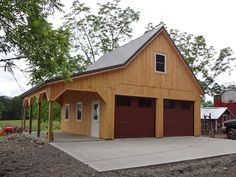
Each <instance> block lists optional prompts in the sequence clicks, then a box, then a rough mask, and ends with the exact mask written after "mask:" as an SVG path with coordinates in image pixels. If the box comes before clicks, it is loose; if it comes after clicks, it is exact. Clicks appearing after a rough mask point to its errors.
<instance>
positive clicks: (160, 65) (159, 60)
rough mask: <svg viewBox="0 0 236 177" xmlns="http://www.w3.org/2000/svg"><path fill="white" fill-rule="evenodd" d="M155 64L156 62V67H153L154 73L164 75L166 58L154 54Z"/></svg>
mask: <svg viewBox="0 0 236 177" xmlns="http://www.w3.org/2000/svg"><path fill="white" fill-rule="evenodd" d="M155 62H156V66H155V67H156V68H155V69H156V71H157V72H161V73H165V72H166V56H165V55H162V54H159V53H158V54H156V58H155Z"/></svg>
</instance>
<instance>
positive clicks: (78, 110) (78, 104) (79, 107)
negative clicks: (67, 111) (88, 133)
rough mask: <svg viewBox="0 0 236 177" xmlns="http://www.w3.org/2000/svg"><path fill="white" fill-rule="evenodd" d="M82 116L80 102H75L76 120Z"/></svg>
mask: <svg viewBox="0 0 236 177" xmlns="http://www.w3.org/2000/svg"><path fill="white" fill-rule="evenodd" d="M81 116H82V104H81V103H77V120H81Z"/></svg>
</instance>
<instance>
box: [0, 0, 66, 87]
mask: <svg viewBox="0 0 236 177" xmlns="http://www.w3.org/2000/svg"><path fill="white" fill-rule="evenodd" d="M61 7H62V4H61V3H60V2H59V0H39V1H35V0H27V1H25V0H18V1H16V0H1V1H0V54H1V56H3V57H1V58H0V67H4V70H5V71H9V72H11V73H13V68H14V67H18V68H19V66H16V64H15V61H16V60H25V61H26V62H27V63H28V67H27V69H26V71H27V72H29V73H30V76H31V83H32V84H36V83H39V82H42V81H43V80H45V79H48V78H51V77H54V76H55V75H60V76H62V77H63V78H65V79H66V78H69V75H70V70H69V69H68V68H70V63H69V62H68V60H69V58H68V56H69V32H68V30H66V29H64V28H59V29H54V28H53V27H52V25H51V24H50V23H49V22H48V21H47V17H48V16H49V15H51V14H53V13H54V11H55V10H59V11H61ZM20 69H21V68H20ZM21 70H22V71H23V69H21ZM24 71H25V70H24Z"/></svg>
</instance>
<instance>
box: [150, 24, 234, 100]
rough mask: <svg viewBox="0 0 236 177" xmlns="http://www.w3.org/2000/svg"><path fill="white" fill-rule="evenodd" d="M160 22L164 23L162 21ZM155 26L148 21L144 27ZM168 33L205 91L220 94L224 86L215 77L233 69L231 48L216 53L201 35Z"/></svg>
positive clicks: (172, 31) (209, 93)
mask: <svg viewBox="0 0 236 177" xmlns="http://www.w3.org/2000/svg"><path fill="white" fill-rule="evenodd" d="M161 24H162V25H165V24H164V23H163V22H161ZM156 27H157V26H154V25H153V24H152V23H150V24H148V26H147V27H146V31H150V30H151V29H154V28H156ZM169 34H170V36H171V38H172V40H173V41H174V43H175V45H176V46H177V47H178V49H179V51H180V52H181V54H182V55H183V57H184V59H185V61H186V62H187V63H188V65H189V66H190V68H191V70H192V71H193V73H194V74H195V76H196V77H197V79H198V80H199V82H200V83H201V85H202V86H203V89H204V91H205V93H206V94H208V95H211V96H213V95H215V94H221V93H222V91H223V90H224V89H225V87H224V86H223V85H219V84H218V83H217V81H216V78H217V77H218V76H220V75H221V74H223V73H225V72H228V73H230V72H231V71H232V70H233V67H234V66H233V65H232V63H233V61H235V60H236V59H235V58H234V57H233V56H232V55H233V51H232V49H231V48H230V47H226V48H223V49H221V50H220V52H219V54H217V52H216V51H215V49H214V47H213V46H208V45H207V44H206V40H205V38H204V37H203V36H202V35H199V36H195V35H193V34H188V33H186V32H184V33H182V32H180V31H179V30H176V29H171V30H169Z"/></svg>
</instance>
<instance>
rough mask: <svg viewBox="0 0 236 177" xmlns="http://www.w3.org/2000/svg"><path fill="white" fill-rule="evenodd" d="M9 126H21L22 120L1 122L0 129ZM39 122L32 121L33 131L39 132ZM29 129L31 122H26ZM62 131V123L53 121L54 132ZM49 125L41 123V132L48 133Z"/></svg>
mask: <svg viewBox="0 0 236 177" xmlns="http://www.w3.org/2000/svg"><path fill="white" fill-rule="evenodd" d="M8 125H14V126H18V127H19V126H21V120H0V127H5V126H8ZM37 127H38V125H37V120H33V121H32V130H33V131H36V130H37ZM28 128H29V120H26V130H28ZM60 129H61V122H60V121H53V131H59V130H60ZM47 130H48V127H47V123H43V122H41V131H42V132H44V131H47Z"/></svg>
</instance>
